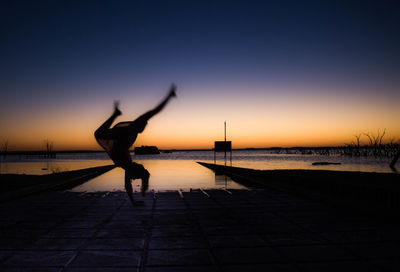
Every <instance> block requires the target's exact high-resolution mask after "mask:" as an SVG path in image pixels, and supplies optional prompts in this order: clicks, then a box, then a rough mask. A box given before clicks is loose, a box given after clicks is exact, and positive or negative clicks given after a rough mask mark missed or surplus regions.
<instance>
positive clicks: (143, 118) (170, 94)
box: [135, 84, 176, 122]
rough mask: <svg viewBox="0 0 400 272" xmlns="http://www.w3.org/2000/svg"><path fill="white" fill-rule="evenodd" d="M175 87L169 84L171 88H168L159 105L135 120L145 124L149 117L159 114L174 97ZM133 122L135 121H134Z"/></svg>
mask: <svg viewBox="0 0 400 272" xmlns="http://www.w3.org/2000/svg"><path fill="white" fill-rule="evenodd" d="M175 91H176V86H175V84H171V87H170V88H169V91H168V94H167V96H166V97H165V98H164V99H163V101H161V103H160V104H158V105H157V106H156V107H155V108H154V109H152V110H150V111H148V112H146V113H145V114H142V115H141V116H140V117H139V118H137V119H136V120H141V121H144V122H147V121H148V120H149V119H150V118H151V117H153V116H154V115H156V114H157V113H159V112H160V111H161V110H162V109H163V108H164V107H165V105H167V103H168V101H169V100H170V99H171V98H172V97H176V93H175ZM136 120H135V121H136Z"/></svg>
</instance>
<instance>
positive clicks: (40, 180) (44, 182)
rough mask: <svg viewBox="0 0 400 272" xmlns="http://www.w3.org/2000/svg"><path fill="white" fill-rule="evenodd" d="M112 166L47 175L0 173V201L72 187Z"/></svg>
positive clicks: (112, 166)
mask: <svg viewBox="0 0 400 272" xmlns="http://www.w3.org/2000/svg"><path fill="white" fill-rule="evenodd" d="M113 168H115V165H105V166H98V167H90V168H85V169H80V170H73V171H66V172H60V173H53V174H48V175H25V174H2V175H0V191H1V193H0V202H2V201H7V200H12V199H15V198H19V197H24V196H27V195H31V194H36V193H40V192H43V191H48V190H61V189H68V188H72V187H74V186H76V185H79V184H82V183H84V182H86V181H88V180H90V179H92V178H94V177H96V176H99V175H101V174H103V173H105V172H107V171H110V170H111V169H113Z"/></svg>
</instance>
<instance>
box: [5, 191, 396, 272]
mask: <svg viewBox="0 0 400 272" xmlns="http://www.w3.org/2000/svg"><path fill="white" fill-rule="evenodd" d="M205 192H206V194H205V193H203V192H202V191H201V190H192V191H191V192H183V194H182V196H183V197H182V196H181V195H180V194H179V193H178V192H177V191H174V192H163V193H157V194H153V193H149V194H147V196H146V197H145V198H143V200H144V201H145V205H144V206H137V207H132V206H131V204H130V202H129V200H128V199H127V196H126V194H125V193H124V192H112V193H108V194H106V193H87V194H82V193H73V192H49V193H44V194H41V195H37V196H31V197H28V198H24V199H20V200H18V201H11V202H7V203H2V204H0V218H1V219H0V270H1V271H59V272H61V271H76V272H77V271H109V272H110V271H152V272H155V271H160V272H161V271H165V272H166V271H267V270H268V271H300V272H302V271H304V272H305V271H354V270H362V271H397V270H396V269H398V268H399V267H400V265H399V262H398V260H399V259H400V258H399V257H400V253H399V252H400V250H399V249H400V228H398V227H397V226H396V225H390V224H383V223H382V222H377V221H376V219H372V218H367V217H365V216H362V215H357V214H352V213H351V212H346V213H341V212H340V211H337V210H334V209H332V208H329V207H326V206H324V205H323V204H321V203H319V202H316V201H312V200H307V199H301V198H298V197H294V196H291V195H288V194H285V193H283V192H277V191H272V190H266V189H265V190H230V191H229V192H226V191H223V190H206V191H205ZM138 197H139V196H138Z"/></svg>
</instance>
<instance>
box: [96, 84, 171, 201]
mask: <svg viewBox="0 0 400 272" xmlns="http://www.w3.org/2000/svg"><path fill="white" fill-rule="evenodd" d="M175 91H176V86H175V85H174V84H172V85H171V87H170V89H169V92H168V94H167V96H166V97H165V98H164V100H163V101H162V102H161V103H160V104H158V106H156V107H155V108H154V109H152V110H150V111H148V112H146V113H145V114H143V115H141V116H139V117H138V118H137V119H136V120H134V121H127V122H119V123H117V124H116V125H115V126H113V127H112V128H111V125H112V123H113V122H114V120H115V119H116V118H117V117H118V116H119V115H121V114H122V113H121V111H120V110H119V108H118V107H119V103H118V102H114V113H113V114H112V115H111V116H110V117H109V118H108V119H107V120H106V121H105V122H104V123H103V124H102V125H101V126H100V127H99V128H98V129H97V130H96V131H95V133H94V136H95V138H96V140H97V142H98V143H99V145H100V146H101V147H102V148H103V149H104V150H105V151H106V152H107V154H108V155H109V157H110V158H111V160H112V161H113V162H114V164H115V165H116V166H118V167H121V168H122V169H124V170H125V189H126V192H127V193H128V196H129V198H130V200H131V201H132V204H135V203H136V201H135V200H134V198H133V190H132V184H131V181H130V180H131V179H136V178H141V179H142V193H143V194H144V193H145V191H146V189H147V187H148V180H149V176H150V174H149V172H148V171H147V170H146V169H145V168H144V167H143V166H142V165H141V164H137V163H135V162H132V158H131V155H130V152H129V148H130V147H131V146H132V145H133V143H134V142H135V140H136V138H137V135H138V134H139V133H142V132H143V130H144V129H145V127H146V125H147V122H148V120H149V119H150V118H151V117H153V116H154V115H156V114H157V113H159V112H160V111H161V110H162V109H163V108H164V107H165V105H166V104H167V103H168V101H169V100H170V99H171V98H172V97H176V93H175Z"/></svg>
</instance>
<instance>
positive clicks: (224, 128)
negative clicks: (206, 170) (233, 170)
mask: <svg viewBox="0 0 400 272" xmlns="http://www.w3.org/2000/svg"><path fill="white" fill-rule="evenodd" d="M224 129H225V143H224V146H225V156H224V158H225V165H226V121H225V122H224Z"/></svg>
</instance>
